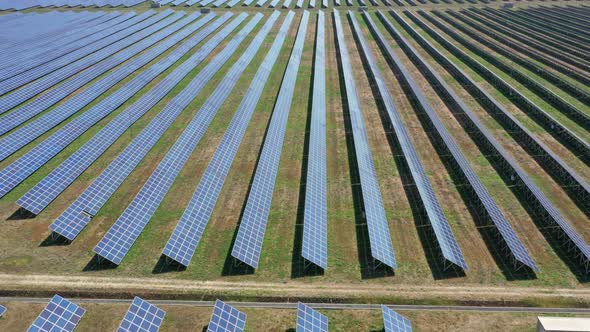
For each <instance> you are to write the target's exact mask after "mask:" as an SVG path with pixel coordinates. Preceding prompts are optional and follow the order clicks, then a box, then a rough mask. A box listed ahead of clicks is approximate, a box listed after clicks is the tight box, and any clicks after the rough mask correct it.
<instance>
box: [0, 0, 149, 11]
mask: <svg viewBox="0 0 590 332" xmlns="http://www.w3.org/2000/svg"><path fill="white" fill-rule="evenodd" d="M145 1H146V0H90V1H85V0H65V1H64V0H18V1H17V0H4V1H2V2H0V10H9V9H15V10H25V9H29V8H34V7H42V8H47V7H70V8H72V7H107V6H108V7H119V6H123V7H133V6H136V5H138V4H140V3H142V2H145Z"/></svg>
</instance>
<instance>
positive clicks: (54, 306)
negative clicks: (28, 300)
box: [27, 295, 86, 332]
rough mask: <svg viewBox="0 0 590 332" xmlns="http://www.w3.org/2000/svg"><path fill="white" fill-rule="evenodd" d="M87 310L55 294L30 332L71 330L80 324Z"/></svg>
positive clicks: (30, 328)
mask: <svg viewBox="0 0 590 332" xmlns="http://www.w3.org/2000/svg"><path fill="white" fill-rule="evenodd" d="M85 312H86V310H84V309H83V308H81V307H79V306H77V305H76V304H74V303H72V302H70V301H68V300H66V299H64V298H62V297H61V296H59V295H54V296H53V298H51V301H49V303H48V304H47V306H46V307H45V309H43V311H41V314H39V317H37V319H35V321H34V322H33V324H32V325H31V327H29V329H28V330H27V331H28V332H69V331H73V330H74V329H75V328H76V325H78V322H79V321H80V319H82V316H84V313H85Z"/></svg>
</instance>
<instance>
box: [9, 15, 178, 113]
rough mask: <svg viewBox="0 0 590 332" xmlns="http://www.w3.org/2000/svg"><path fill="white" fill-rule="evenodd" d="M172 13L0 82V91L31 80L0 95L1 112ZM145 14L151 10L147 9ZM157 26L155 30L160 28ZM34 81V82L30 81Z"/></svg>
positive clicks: (121, 45)
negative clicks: (1, 96)
mask: <svg viewBox="0 0 590 332" xmlns="http://www.w3.org/2000/svg"><path fill="white" fill-rule="evenodd" d="M172 12H173V11H167V12H162V13H161V14H158V15H155V16H153V17H151V18H149V19H147V20H145V21H143V22H140V23H138V24H135V25H133V26H130V27H128V28H126V29H123V30H121V31H119V32H117V33H115V34H113V35H111V36H108V37H106V38H103V39H101V40H99V41H98V42H96V43H92V44H90V45H87V46H85V47H83V48H80V49H78V50H76V51H74V52H71V53H69V54H67V55H65V56H62V57H59V58H57V59H55V60H52V61H50V62H48V63H45V64H43V65H40V66H37V67H35V68H33V69H31V70H28V71H26V72H23V73H21V74H18V75H16V76H13V77H11V78H9V79H6V80H4V81H2V82H0V94H4V93H7V92H10V91H12V90H14V89H16V88H18V87H21V86H23V85H25V84H27V83H31V84H28V85H26V86H23V87H22V88H21V89H19V90H17V91H15V92H14V93H12V94H9V95H7V96H5V97H3V98H1V99H0V113H3V112H5V111H6V110H8V109H10V108H12V107H14V106H17V105H19V104H20V103H22V102H24V101H25V100H27V99H29V98H31V97H33V96H35V95H36V94H38V93H41V92H43V91H45V90H47V89H48V88H50V87H52V86H54V85H56V84H58V83H59V82H61V81H62V80H64V79H65V78H67V77H69V76H72V75H74V74H77V73H79V72H80V71H82V70H83V69H85V68H87V67H89V66H91V65H93V64H95V63H97V62H98V61H100V60H102V59H104V58H106V57H107V56H109V55H112V54H114V53H115V52H118V51H120V50H121V49H123V48H124V47H126V46H129V45H131V44H132V43H134V42H136V41H138V40H141V38H139V39H138V38H137V37H139V36H141V35H144V37H145V33H146V32H148V30H150V31H149V33H148V34H151V33H153V32H154V30H152V29H153V27H151V28H147V27H149V26H151V25H153V24H155V23H157V22H159V21H160V20H162V19H164V18H165V17H167V16H169V15H170V14H172ZM148 14H151V13H150V12H148ZM148 16H149V15H148ZM141 17H142V15H139V16H136V17H134V18H132V19H131V20H129V21H135V20H137V19H138V18H141ZM177 19H178V17H177ZM125 23H127V22H125ZM168 23H170V22H168ZM115 28H118V27H115ZM160 28H161V27H160ZM160 28H158V29H156V30H159V29H160ZM122 38H125V39H122ZM44 75H45V76H44ZM42 76H43V77H42ZM36 79H37V80H36ZM33 80H35V81H34V82H32V81H33Z"/></svg>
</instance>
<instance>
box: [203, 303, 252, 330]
mask: <svg viewBox="0 0 590 332" xmlns="http://www.w3.org/2000/svg"><path fill="white" fill-rule="evenodd" d="M245 326H246V314H245V313H243V312H241V311H239V310H238V309H236V308H234V307H232V306H230V305H229V304H225V303H224V302H223V301H221V300H216V301H215V307H214V308H213V314H212V315H211V320H210V321H209V325H207V332H241V331H244V328H245Z"/></svg>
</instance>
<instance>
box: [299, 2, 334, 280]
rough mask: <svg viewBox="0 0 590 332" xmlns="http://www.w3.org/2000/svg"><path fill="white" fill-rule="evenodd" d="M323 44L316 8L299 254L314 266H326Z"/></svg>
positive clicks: (321, 17)
mask: <svg viewBox="0 0 590 332" xmlns="http://www.w3.org/2000/svg"><path fill="white" fill-rule="evenodd" d="M325 57H326V47H325V19H324V12H322V11H320V12H318V21H317V29H316V41H315V56H314V75H313V95H312V106H311V130H310V134H309V157H308V158H309V159H308V162H307V180H306V184H305V209H304V217H303V246H302V251H301V255H302V256H303V257H304V258H305V259H307V260H308V261H310V262H313V263H314V264H316V265H317V266H320V267H322V268H323V269H326V268H327V267H328V244H327V241H328V235H327V233H328V198H327V193H326V192H327V172H326V154H327V151H326V60H325Z"/></svg>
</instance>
